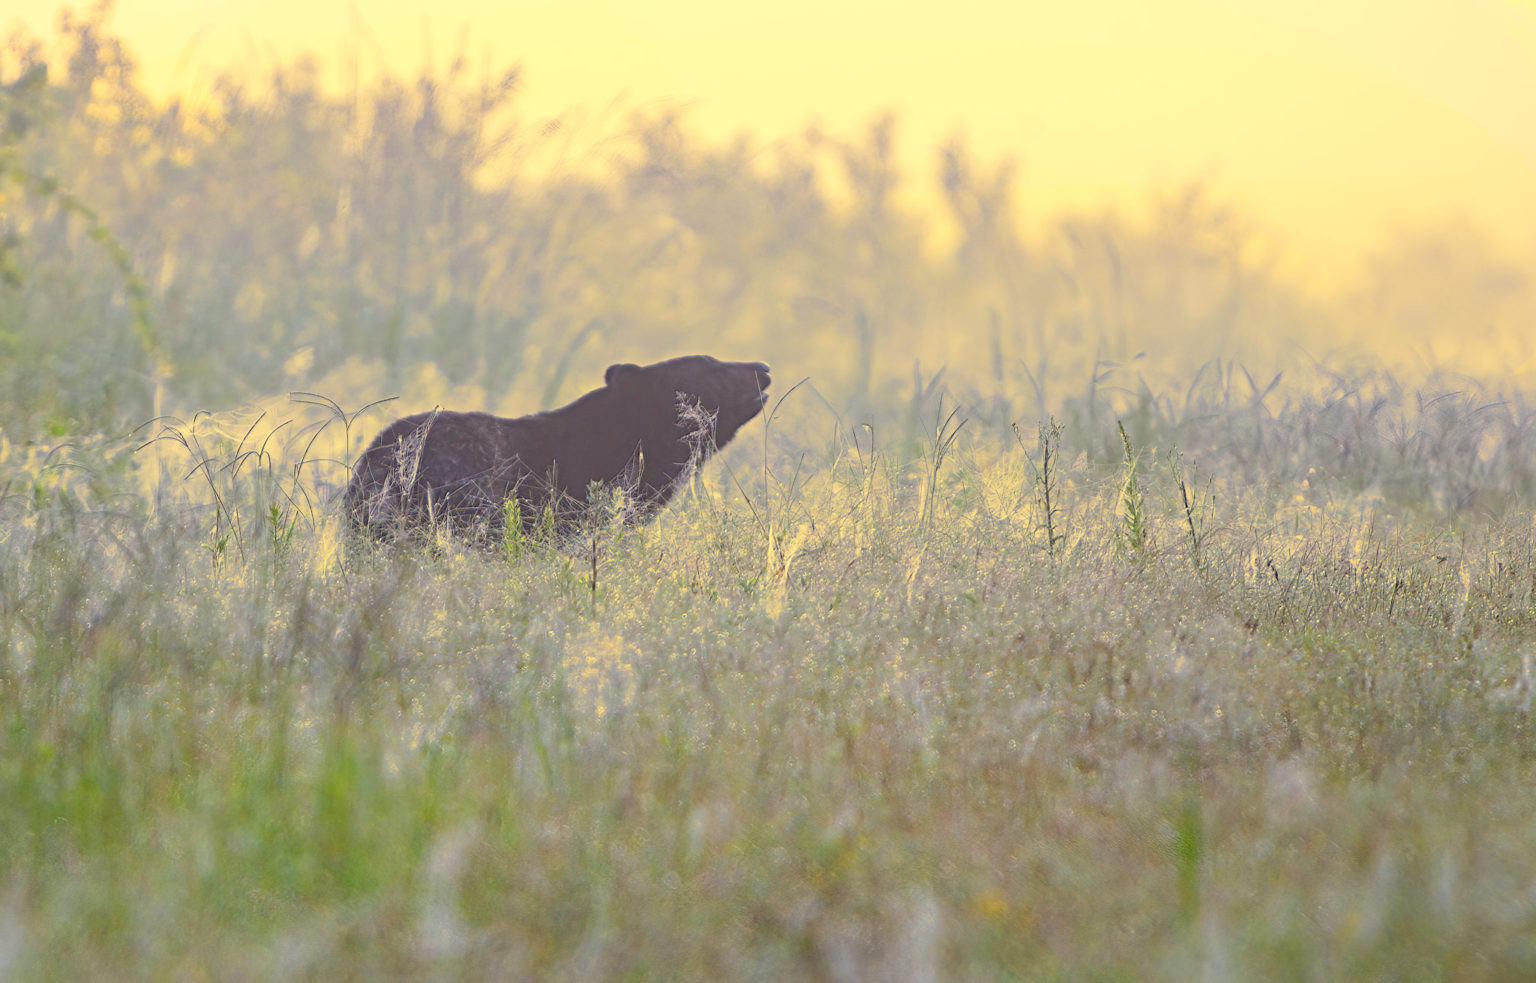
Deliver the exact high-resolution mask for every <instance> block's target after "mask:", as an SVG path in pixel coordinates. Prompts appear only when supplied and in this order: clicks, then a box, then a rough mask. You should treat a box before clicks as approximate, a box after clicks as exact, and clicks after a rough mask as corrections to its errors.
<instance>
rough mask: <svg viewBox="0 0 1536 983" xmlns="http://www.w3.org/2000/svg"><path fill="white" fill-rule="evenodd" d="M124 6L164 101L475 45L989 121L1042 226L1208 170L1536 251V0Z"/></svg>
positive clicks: (564, 72)
mask: <svg viewBox="0 0 1536 983" xmlns="http://www.w3.org/2000/svg"><path fill="white" fill-rule="evenodd" d="M41 6H42V5H41V4H40V5H39V7H41ZM52 16H53V15H52V14H50V13H49V12H47V11H43V10H40V11H38V12H36V13H34V14H32V15H30V17H29V18H28V19H27V22H28V23H29V24H30V25H31V26H33V28H34V29H35V30H37V31H42V30H43V29H45V28H51V19H52ZM10 19H12V20H14V19H15V15H12V16H11V18H10ZM112 23H113V24H114V25H115V26H116V29H117V31H118V32H119V34H120V35H121V36H122V37H124V38H125V39H126V41H127V42H128V44H129V46H130V49H131V50H132V51H133V52H134V53H135V54H136V55H137V57H138V58H139V61H140V64H141V66H142V78H143V79H144V81H145V82H146V84H147V86H148V87H149V88H150V89H151V91H153V92H155V93H165V92H168V91H171V90H174V89H185V88H188V87H192V88H196V87H197V86H198V85H199V84H201V83H202V82H203V81H205V80H206V79H207V78H208V77H209V76H210V75H211V74H214V73H215V72H216V71H218V70H219V69H222V68H227V67H231V66H238V65H250V64H262V63H264V62H267V63H270V62H271V61H273V60H274V59H276V60H287V59H288V58H290V57H292V56H293V55H295V54H297V53H298V52H301V51H309V52H312V53H314V54H315V55H317V56H318V57H319V58H320V59H321V60H322V61H323V62H324V63H325V64H326V65H327V66H330V67H334V66H339V65H340V64H341V63H342V62H343V61H344V59H345V57H350V53H351V52H356V51H359V50H360V51H361V52H362V57H363V67H364V70H365V71H366V70H368V69H369V67H370V65H377V64H378V63H379V62H380V61H381V60H382V62H383V63H384V64H386V65H388V66H389V67H390V68H391V69H393V70H394V71H396V72H399V73H403V74H414V73H415V72H416V71H418V70H419V69H420V68H421V67H422V65H423V64H424V62H425V61H426V60H428V59H430V60H431V61H432V63H434V64H436V65H437V66H439V67H441V66H443V65H444V64H446V62H447V61H448V59H449V57H450V56H451V55H452V53H453V52H454V51H455V50H456V49H458V48H459V46H460V45H461V44H462V45H463V48H464V50H465V52H466V54H467V55H468V56H469V58H470V60H471V63H472V64H482V63H483V64H485V65H486V66H487V67H488V68H489V69H492V70H494V69H497V68H501V67H505V66H508V65H510V64H512V63H514V62H516V63H521V64H522V65H523V67H524V68H525V69H526V75H525V80H526V85H525V89H524V96H523V98H524V103H523V104H524V105H525V106H526V107H527V108H528V109H529V111H531V112H533V113H536V114H540V115H545V114H549V115H553V114H556V113H561V112H564V111H566V110H569V109H571V108H573V107H587V108H589V109H599V110H600V109H602V107H604V106H607V105H610V104H611V103H612V102H613V100H614V99H615V98H616V97H619V98H621V99H622V103H623V104H624V105H628V106H634V105H644V104H652V103H657V102H661V103H666V104H675V105H680V106H685V107H687V117H688V118H689V119H691V120H692V122H693V124H694V126H695V128H696V130H697V131H699V132H700V133H702V134H704V135H706V136H725V135H729V134H733V133H736V132H738V131H742V130H749V131H751V132H753V133H754V134H756V135H757V136H758V137H759V138H760V139H764V140H767V139H772V138H774V137H776V136H781V135H785V134H795V133H799V132H800V131H802V130H803V128H804V126H805V125H806V124H807V123H809V122H812V121H820V122H822V123H823V124H824V125H825V126H826V127H827V128H828V129H831V130H832V131H834V132H840V133H852V132H855V131H857V130H860V129H862V128H863V125H864V124H865V123H866V122H867V121H868V120H869V119H871V118H872V117H873V116H874V115H875V114H876V113H877V112H879V111H881V110H886V109H889V110H894V111H896V112H897V113H898V114H899V116H900V118H901V120H902V121H903V126H902V131H901V133H902V137H901V139H902V143H903V146H904V150H905V151H906V153H907V160H908V161H909V162H910V167H911V169H912V170H913V171H914V172H917V173H920V174H922V173H925V172H926V171H927V170H928V169H929V167H930V163H931V159H932V158H931V148H933V147H934V146H936V145H937V144H938V143H939V142H940V141H942V140H943V139H945V138H946V137H948V136H949V135H951V134H954V133H958V132H964V133H965V134H967V135H968V136H969V138H970V142H971V145H972V146H973V147H974V148H975V149H976V150H977V151H978V152H979V153H981V154H983V155H986V156H1001V155H1004V154H1008V155H1012V156H1014V157H1015V158H1017V159H1018V161H1019V162H1020V165H1021V172H1020V173H1021V178H1022V181H1021V185H1020V192H1021V193H1020V198H1021V200H1022V202H1023V204H1024V206H1025V207H1026V209H1028V210H1029V212H1031V213H1032V214H1035V215H1037V216H1038V215H1041V214H1055V213H1058V212H1059V211H1061V210H1062V209H1064V208H1072V209H1092V208H1097V207H1099V206H1102V205H1105V204H1115V205H1118V206H1120V207H1124V208H1128V209H1131V210H1134V208H1135V207H1136V206H1137V205H1139V204H1140V203H1143V202H1145V201H1146V200H1147V198H1148V191H1149V189H1163V190H1170V189H1173V188H1175V187H1177V186H1178V185H1180V184H1181V183H1183V182H1185V181H1188V180H1190V179H1201V180H1204V181H1206V182H1207V183H1208V184H1209V185H1210V186H1211V187H1212V188H1213V189H1214V190H1215V191H1216V192H1217V193H1218V194H1220V195H1224V196H1226V197H1228V198H1230V199H1232V200H1235V201H1237V202H1238V203H1240V204H1241V205H1242V206H1243V208H1244V210H1245V211H1246V213H1247V214H1249V215H1250V216H1252V217H1253V218H1254V219H1255V220H1257V221H1258V222H1259V223H1261V224H1262V225H1263V226H1265V227H1268V228H1270V229H1273V230H1275V231H1276V232H1278V233H1279V234H1280V237H1281V238H1282V240H1283V242H1284V243H1285V245H1286V266H1287V268H1289V269H1291V270H1293V271H1294V272H1297V273H1299V274H1303V275H1314V276H1317V275H1321V276H1325V277H1326V276H1328V271H1329V270H1337V269H1340V268H1346V267H1348V266H1350V265H1352V263H1353V260H1354V258H1355V257H1356V256H1357V255H1358V254H1359V252H1360V251H1361V250H1362V249H1363V248H1368V247H1369V246H1371V245H1373V244H1375V243H1377V242H1380V241H1382V239H1383V238H1384V237H1385V236H1387V235H1390V234H1391V232H1392V230H1394V229H1398V228H1403V227H1409V226H1413V225H1416V224H1420V223H1424V222H1431V221H1442V220H1446V219H1456V218H1464V219H1468V220H1470V221H1472V222H1474V223H1476V224H1477V225H1479V226H1482V227H1483V228H1485V229H1486V230H1488V231H1489V232H1490V233H1492V234H1493V235H1494V236H1495V238H1496V239H1497V240H1498V241H1499V242H1501V243H1502V244H1504V245H1506V246H1508V247H1511V248H1517V249H1520V250H1521V251H1522V252H1523V253H1524V254H1525V255H1532V254H1536V0H1518V2H1517V0H1371V2H1350V0H1284V2H1281V0H1275V2H1258V0H1231V2H1225V3H1217V2H1203V0H1157V2H1146V0H1075V2H1070V3H1065V2H1061V0H1052V2H1048V3H1035V2H1012V3H1007V2H1002V3H999V2H983V0H947V2H944V3H933V4H910V5H901V4H893V3H891V2H889V0H883V2H878V3H877V2H866V0H857V2H838V0H775V2H772V3H756V2H738V3H722V2H720V0H643V2H637V0H510V2H509V0H502V2H491V0H432V2H421V0H409V2H396V3H393V4H388V5H384V4H358V3H353V4H347V3H332V2H330V0H209V2H199V0H119V2H118V4H117V8H116V13H115V14H114V16H113V20H112ZM466 27H467V31H466V30H465V28H466Z"/></svg>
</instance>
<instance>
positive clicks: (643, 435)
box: [344, 355, 771, 542]
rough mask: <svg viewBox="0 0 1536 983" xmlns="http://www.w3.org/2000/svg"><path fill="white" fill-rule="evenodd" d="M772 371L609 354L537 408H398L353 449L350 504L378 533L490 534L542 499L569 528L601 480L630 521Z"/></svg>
mask: <svg viewBox="0 0 1536 983" xmlns="http://www.w3.org/2000/svg"><path fill="white" fill-rule="evenodd" d="M770 382H771V377H770V376H769V374H768V366H767V365H765V364H763V363H762V362H722V361H720V360H719V359H716V358H712V357H710V356H708V355H688V356H684V357H682V358H673V359H668V360H667V361H664V362H657V363H656V364H654V365H633V364H630V363H621V364H618V365H610V366H609V367H608V370H607V372H606V373H605V374H604V385H603V386H602V388H600V389H594V390H593V391H592V392H589V393H587V394H586V395H585V396H582V397H581V398H579V399H577V400H576V401H575V402H573V403H571V404H569V405H567V406H562V407H560V408H559V409H554V410H546V411H544V412H542V413H533V414H530V415H528V416H519V417H499V416H492V415H491V414H489V413H458V412H452V411H448V410H434V411H432V412H430V413H417V414H415V415H413V416H407V417H403V418H401V419H399V420H396V421H395V422H394V423H391V424H390V425H389V426H388V427H385V428H384V430H383V431H382V432H381V433H380V434H379V435H378V436H377V437H375V438H374V439H373V442H372V443H371V444H369V446H368V449H367V450H365V451H363V453H362V455H361V456H360V457H359V458H358V460H357V464H356V466H355V467H354V469H353V473H352V479H351V481H350V482H349V483H348V484H347V490H346V493H345V497H344V502H345V506H346V510H347V514H348V516H349V517H350V519H351V521H352V523H353V525H354V526H356V527H358V528H360V529H364V530H366V531H368V532H370V533H372V534H374V535H375V536H378V537H379V538H381V539H394V538H397V537H400V536H402V535H408V534H410V533H412V532H413V531H418V530H421V529H423V528H428V527H433V526H436V527H439V528H447V529H449V530H450V531H452V532H455V533H459V534H463V535H468V536H472V537H479V538H482V539H487V540H490V541H492V542H494V541H495V540H498V539H499V538H500V537H501V534H502V532H503V531H504V529H505V524H506V517H507V514H508V512H509V509H508V505H509V504H510V503H511V502H512V501H513V499H516V501H517V513H518V514H519V515H520V516H521V521H522V523H523V525H524V528H525V529H532V528H533V526H534V524H535V523H536V522H538V521H540V520H541V518H542V516H543V515H544V513H545V511H546V509H552V510H553V514H554V516H555V519H556V525H557V528H559V529H568V528H569V527H570V526H571V524H572V523H573V522H574V521H575V520H577V519H578V518H579V517H580V516H581V515H583V514H584V513H585V511H586V509H587V506H588V499H587V491H588V487H589V485H591V483H593V482H601V483H602V484H604V485H606V486H609V487H613V488H616V489H618V490H620V491H622V492H623V494H624V496H625V517H626V520H627V521H630V522H644V521H646V520H647V519H649V518H651V517H652V516H654V515H655V514H656V513H657V512H659V511H660V510H661V509H662V508H663V507H664V506H665V505H666V504H667V501H668V500H669V499H670V498H671V497H672V495H673V494H674V493H675V492H676V491H677V490H678V488H680V487H682V486H683V485H684V484H686V483H687V481H688V478H689V476H690V475H691V473H692V468H694V467H695V466H697V465H698V464H700V463H702V462H703V461H704V460H706V459H707V458H708V457H709V455H710V454H712V453H713V452H714V451H715V450H716V449H718V448H720V447H723V446H725V444H726V443H728V442H729V441H730V439H731V438H732V437H734V436H735V435H736V432H737V431H738V430H740V429H741V427H742V426H743V425H744V424H746V423H747V422H748V421H749V420H751V419H752V418H753V417H755V416H757V414H758V413H759V412H761V411H762V408H763V404H764V403H766V402H767V399H768V397H767V389H768V385H769V383H770Z"/></svg>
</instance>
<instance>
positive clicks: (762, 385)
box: [749, 362, 773, 403]
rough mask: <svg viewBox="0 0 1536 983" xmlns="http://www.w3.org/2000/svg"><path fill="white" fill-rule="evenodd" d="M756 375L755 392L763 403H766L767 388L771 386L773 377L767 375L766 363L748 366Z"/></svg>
mask: <svg viewBox="0 0 1536 983" xmlns="http://www.w3.org/2000/svg"><path fill="white" fill-rule="evenodd" d="M749 367H750V368H751V369H752V371H753V372H754V373H756V375H757V391H758V394H759V395H760V396H761V397H762V400H763V402H765V403H766V402H768V387H769V386H770V385H772V384H773V376H771V375H769V374H768V363H767V362H753V363H752V364H751V366H749Z"/></svg>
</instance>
